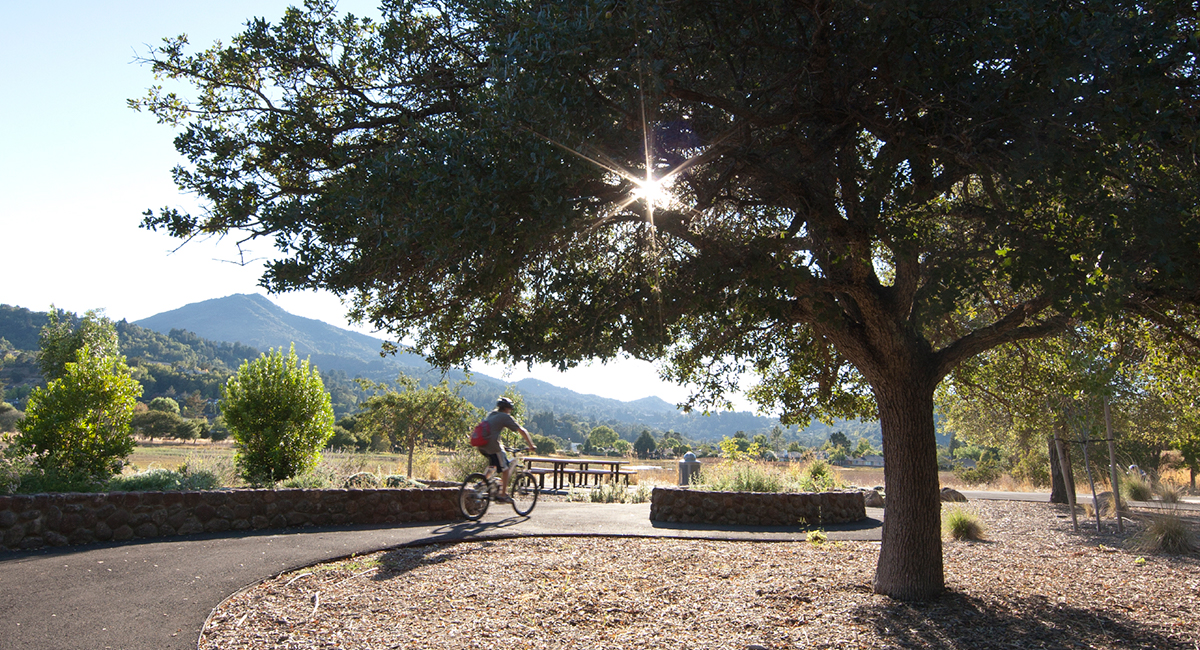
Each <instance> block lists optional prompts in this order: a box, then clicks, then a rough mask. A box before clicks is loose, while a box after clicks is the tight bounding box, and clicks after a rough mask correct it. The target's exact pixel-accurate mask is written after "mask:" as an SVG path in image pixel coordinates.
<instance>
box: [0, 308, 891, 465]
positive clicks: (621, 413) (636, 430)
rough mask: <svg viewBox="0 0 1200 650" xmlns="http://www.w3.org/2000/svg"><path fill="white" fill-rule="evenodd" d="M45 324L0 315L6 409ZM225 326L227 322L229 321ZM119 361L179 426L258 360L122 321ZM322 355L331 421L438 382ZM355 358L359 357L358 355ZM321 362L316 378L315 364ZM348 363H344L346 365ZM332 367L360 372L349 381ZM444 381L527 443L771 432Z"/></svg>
mask: <svg viewBox="0 0 1200 650" xmlns="http://www.w3.org/2000/svg"><path fill="white" fill-rule="evenodd" d="M62 316H63V318H64V320H67V321H68V322H70V323H71V325H72V326H78V324H79V322H80V321H81V318H82V317H80V316H78V315H76V314H71V313H63V314H62ZM47 319H48V313H47V312H35V311H32V310H29V309H25V308H22V307H14V306H9V305H0V390H3V395H2V396H0V398H2V399H3V400H5V401H7V402H10V403H11V404H12V405H13V406H14V407H15V408H16V409H18V410H19V409H22V408H23V407H24V403H25V400H26V399H27V398H28V395H29V391H30V390H31V389H32V388H33V387H35V386H39V385H44V381H43V379H42V377H41V374H40V372H39V371H38V364H37V351H38V335H39V333H40V331H41V328H42V327H43V326H45V324H46V322H47ZM226 320H229V321H237V320H244V318H240V319H239V318H237V317H234V316H232V315H230V317H229V318H228V319H226ZM115 326H116V330H117V334H118V337H119V344H120V352H121V354H123V355H124V356H125V357H126V361H127V363H128V364H129V366H130V368H131V371H132V374H133V376H134V378H136V379H137V380H138V382H139V383H140V384H141V385H142V387H143V391H144V392H143V395H142V397H141V401H142V402H143V403H146V404H149V403H150V402H151V401H152V400H154V399H155V398H159V397H168V398H171V399H172V400H174V401H175V402H177V403H178V404H179V406H180V408H181V412H182V413H183V415H185V416H186V417H192V418H195V417H205V418H208V419H210V420H212V419H214V418H215V417H216V416H217V414H218V413H219V409H218V408H217V400H218V399H219V398H220V395H221V387H222V386H224V385H225V383H226V382H227V381H228V380H229V377H230V376H232V374H233V373H234V372H236V371H237V369H238V367H239V366H240V365H241V364H242V362H244V361H246V360H248V359H254V358H256V357H258V355H259V354H260V353H261V352H263V351H264V350H259V349H258V348H256V347H252V346H248V345H243V344H241V343H227V342H215V341H212V340H209V339H207V338H204V337H202V336H199V335H197V334H195V333H192V332H190V331H186V330H182V329H170V330H169V331H168V332H167V333H165V334H164V333H161V332H158V331H155V330H153V329H150V328H147V327H142V326H140V325H137V324H134V323H130V322H127V321H118V322H116V323H115ZM305 334H306V337H307V339H308V341H309V344H310V345H319V343H320V341H319V339H317V337H316V335H315V334H314V333H313V332H311V331H310V332H306V333H305ZM334 356H335V355H333V354H332V353H331V352H330V351H325V352H321V353H314V354H312V360H313V363H314V364H315V365H316V366H317V367H318V369H320V370H321V378H322V380H323V381H324V383H325V387H326V389H327V390H328V391H329V393H330V397H331V401H332V405H333V409H334V414H335V416H336V417H337V419H338V420H339V421H340V420H343V419H345V418H346V417H347V416H350V415H354V414H356V413H358V412H359V411H360V410H361V408H362V405H363V404H364V401H365V400H366V399H367V397H368V393H367V391H364V389H363V388H362V386H360V385H359V384H358V383H356V381H355V379H356V376H361V377H365V378H367V379H370V380H372V381H374V382H379V383H386V384H392V383H394V382H395V380H396V377H397V374H398V372H404V373H405V374H408V375H410V376H414V377H416V378H417V379H418V381H419V383H420V385H421V386H423V387H429V386H433V385H436V384H438V383H439V382H441V381H442V380H443V376H442V375H441V374H440V373H437V372H435V371H433V370H431V369H430V368H428V366H426V367H423V368H422V367H416V366H413V365H412V364H413V363H415V362H414V360H413V359H410V358H408V357H410V356H411V355H404V356H405V358H404V359H403V361H404V365H402V366H401V365H396V364H390V365H389V364H383V365H380V364H379V362H378V361H376V362H374V363H371V364H368V365H362V366H361V368H360V367H358V366H355V365H354V364H353V363H350V362H348V361H345V362H343V363H341V364H337V363H332V362H330V360H331V359H333V358H334ZM360 356H361V355H360ZM318 359H320V360H321V361H326V362H330V366H332V367H333V369H326V367H324V366H323V364H322V363H321V361H318ZM351 361H352V360H351ZM339 365H341V366H345V367H351V368H352V369H355V370H360V369H361V370H362V371H363V372H358V373H356V375H355V376H351V375H350V374H348V373H347V372H346V371H345V370H344V369H342V368H341V367H338V366H339ZM447 378H448V379H449V380H450V381H451V382H454V383H456V384H458V382H460V381H462V380H464V379H468V378H469V379H470V381H471V382H472V383H470V384H461V385H458V387H457V390H458V393H459V395H461V396H462V397H463V398H464V399H466V400H467V401H468V402H470V403H471V404H473V405H475V406H476V407H478V408H480V409H484V410H488V409H491V408H492V407H493V406H494V404H495V400H496V396H497V395H499V394H501V393H504V392H505V391H507V390H515V391H516V392H518V393H520V394H521V395H522V396H523V398H524V401H525V405H526V413H528V414H529V415H528V417H529V418H530V419H531V420H530V426H531V428H532V429H534V430H535V431H536V432H537V433H539V434H541V435H545V436H548V437H553V438H557V439H559V440H561V441H562V442H563V443H569V442H579V443H583V442H586V440H587V436H588V435H589V433H590V432H591V431H592V430H593V429H594V428H596V427H598V426H608V427H610V428H612V429H613V430H614V431H616V432H617V434H618V435H619V436H620V438H621V439H623V440H628V441H630V442H632V441H634V440H636V439H637V437H638V436H639V435H640V434H641V432H642V431H644V430H648V431H651V432H653V433H654V434H655V435H657V436H658V437H660V438H661V437H662V435H663V434H665V433H666V432H669V431H676V432H682V434H681V435H683V436H684V437H686V439H688V440H691V441H696V442H713V443H715V442H717V441H719V440H721V439H722V438H725V437H731V436H733V435H734V434H735V433H736V432H738V431H742V432H746V433H748V434H751V435H753V434H755V433H767V432H768V431H770V430H771V429H772V428H775V427H779V426H780V425H779V422H778V420H777V419H774V418H767V417H760V416H756V415H754V414H752V413H747V412H720V413H713V414H709V415H705V414H702V413H698V412H693V413H683V412H681V411H679V410H678V409H676V408H675V406H674V405H672V404H669V403H668V402H665V401H663V400H661V399H659V398H656V397H648V398H645V399H642V400H637V401H633V402H620V401H618V400H612V399H607V398H602V397H598V396H595V395H583V394H580V393H575V392H573V391H569V390H566V389H563V388H560V387H557V386H553V385H551V384H548V383H546V382H542V381H538V380H533V379H527V380H523V381H521V382H518V383H517V384H516V385H515V386H514V387H513V388H511V389H510V388H509V387H510V384H507V383H505V382H502V381H500V380H497V379H494V378H492V377H487V376H485V375H480V374H473V375H470V376H469V377H468V376H466V375H463V374H462V373H455V372H452V373H450V374H448V375H447ZM782 429H783V432H784V433H783V436H784V440H785V441H786V442H788V443H790V442H798V443H800V444H801V445H803V446H806V447H817V446H820V445H821V444H823V443H824V442H825V441H826V440H827V439H828V438H829V435H830V434H831V433H832V432H834V431H843V432H845V433H846V435H847V436H848V437H849V438H850V439H851V440H856V439H858V438H866V439H868V440H870V441H871V442H872V443H873V444H874V445H875V446H876V447H879V446H880V445H881V441H880V436H879V425H878V423H876V422H857V421H839V422H836V423H834V424H832V425H825V424H821V423H813V425H812V426H810V427H808V428H807V429H804V430H801V429H799V428H797V427H783V428H782Z"/></svg>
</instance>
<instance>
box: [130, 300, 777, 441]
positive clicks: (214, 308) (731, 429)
mask: <svg viewBox="0 0 1200 650" xmlns="http://www.w3.org/2000/svg"><path fill="white" fill-rule="evenodd" d="M136 324H137V325H140V326H142V327H146V328H149V329H152V330H156V331H159V332H163V333H167V332H170V331H171V330H188V331H191V332H195V333H196V334H198V335H200V336H201V337H204V338H206V339H212V340H216V341H230V342H237V343H241V344H243V345H249V346H253V347H255V348H258V349H260V350H266V349H268V348H272V347H275V348H278V347H284V348H286V347H287V346H288V345H290V344H291V343H293V342H294V343H295V346H296V353H297V354H299V355H301V356H308V357H310V358H311V360H312V362H313V363H314V364H316V365H317V367H318V368H321V369H322V370H335V371H341V372H344V373H346V375H347V376H348V377H366V378H368V379H372V380H374V381H391V380H393V379H395V377H396V375H397V374H398V373H400V372H404V373H405V374H408V375H411V376H415V377H419V378H421V379H422V380H424V381H440V380H441V379H442V375H441V373H440V372H439V371H437V370H435V369H433V368H432V367H430V366H429V364H428V363H426V362H425V360H424V358H422V357H420V356H418V355H414V354H400V355H396V356H387V357H380V355H379V352H380V349H381V346H382V343H383V341H382V340H380V339H377V338H374V337H372V336H367V335H365V334H360V333H357V332H351V331H348V330H344V329H341V328H338V327H334V326H333V325H329V324H328V323H323V322H321V321H318V320H313V319H311V318H304V317H301V316H296V315H294V314H290V313H288V312H287V311H285V310H283V309H282V308H280V307H279V306H277V305H275V304H274V303H272V302H271V301H270V300H268V299H267V298H265V297H263V296H260V295H252V294H239V295H233V296H227V297H225V298H217V299H213V300H205V301H203V302H198V303H193V304H190V305H186V306H184V307H181V308H179V309H175V310H172V311H168V312H163V313H161V314H156V315H154V316H151V317H149V318H144V319H142V320H139V321H137V322H136ZM446 378H447V379H449V380H450V381H452V382H453V381H459V380H462V379H465V378H466V375H465V374H463V373H462V372H460V371H451V372H449V373H447V374H446ZM470 379H471V380H472V381H474V382H475V385H474V386H471V387H469V388H466V389H464V390H463V395H464V396H465V397H467V398H468V399H470V400H471V401H472V402H473V403H475V404H476V405H477V406H480V407H482V408H491V406H492V405H493V404H494V400H495V397H496V395H497V394H499V393H501V392H503V390H504V388H505V386H507V385H508V384H507V383H506V382H504V381H502V380H499V379H496V378H494V377H489V376H488V375H484V374H480V373H472V374H471V377H470ZM516 387H517V389H518V390H520V391H521V394H522V395H523V396H524V398H525V403H526V407H527V409H528V410H529V411H530V412H533V411H553V412H554V413H556V414H558V415H563V414H573V415H576V416H579V417H585V418H588V419H591V420H594V421H611V422H613V423H614V424H617V423H623V424H625V425H626V427H624V428H627V429H629V428H636V427H639V426H644V427H649V428H653V429H661V430H664V431H665V430H668V429H674V430H676V431H681V432H684V433H686V434H689V435H690V436H691V437H693V438H695V439H704V440H709V439H719V438H721V437H722V436H727V435H733V434H734V433H735V432H737V431H746V432H748V433H756V432H763V431H766V430H768V429H770V428H771V427H772V426H774V425H776V424H778V420H777V419H775V418H766V417H759V416H756V415H754V414H752V413H746V412H743V413H720V414H714V415H711V416H705V415H702V414H700V413H683V412H681V411H679V410H678V409H676V408H675V405H674V404H671V403H669V402H666V401H664V400H662V399H660V398H658V397H646V398H642V399H639V400H634V401H631V402H622V401H620V400H615V399H609V398H605V397H599V396H596V395H587V394H583V393H577V392H575V391H572V390H568V389H566V388H562V387H559V386H555V385H553V384H550V383H548V382H545V381H540V380H537V379H523V380H521V381H519V382H517V383H516ZM614 428H615V427H614Z"/></svg>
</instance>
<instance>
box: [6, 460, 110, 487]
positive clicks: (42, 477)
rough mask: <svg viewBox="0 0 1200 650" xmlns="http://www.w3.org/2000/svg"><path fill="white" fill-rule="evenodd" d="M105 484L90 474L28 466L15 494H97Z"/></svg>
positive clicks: (22, 474) (19, 480)
mask: <svg viewBox="0 0 1200 650" xmlns="http://www.w3.org/2000/svg"><path fill="white" fill-rule="evenodd" d="M104 485H105V482H104V481H103V480H101V479H99V478H97V477H95V476H93V475H92V474H89V473H87V472H79V471H74V472H72V471H67V470H60V469H58V468H57V467H49V468H43V467H38V466H36V465H32V464H31V465H29V466H27V468H26V469H25V471H24V472H22V473H21V475H20V477H19V479H18V481H17V487H16V492H17V493H19V494H45V493H48V492H99V491H101V490H103V489H104Z"/></svg>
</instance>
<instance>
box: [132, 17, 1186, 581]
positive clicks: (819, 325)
mask: <svg viewBox="0 0 1200 650" xmlns="http://www.w3.org/2000/svg"><path fill="white" fill-rule="evenodd" d="M1194 23H1195V21H1194V9H1193V7H1192V5H1191V3H1186V2H1171V1H1162V2H1154V1H1150V2H1136V1H1131V2H1089V1H1086V0H1079V1H1069V0H1068V1H1055V2H1046V1H1039V0H1016V1H1012V2H984V1H966V2H963V1H955V2H919V3H914V2H899V1H888V0H884V1H881V2H871V3H851V2H833V1H829V0H797V1H794V2H784V1H779V0H761V1H755V0H739V1H737V2H732V1H725V0H712V1H707V2H704V1H701V2H686V3H680V2H668V1H665V0H640V1H638V2H632V1H628V0H616V1H613V0H557V1H555V2H534V1H525V2H516V1H505V0H449V1H447V2H433V3H417V2H404V1H402V0H385V1H384V2H383V6H382V19H381V20H376V21H368V20H362V19H356V18H353V17H350V16H344V17H339V16H337V15H336V14H335V11H334V8H333V7H332V5H331V4H330V3H327V2H324V1H323V0H311V1H310V2H309V4H307V5H306V7H305V8H304V9H294V10H289V12H288V13H287V14H286V15H285V16H284V17H283V18H282V19H281V20H280V21H279V22H278V23H275V24H272V23H268V22H267V21H265V20H255V21H252V22H251V23H248V25H247V28H246V31H245V32H244V33H242V34H240V35H238V36H236V37H235V38H234V39H233V40H232V42H231V43H230V44H229V45H228V46H221V45H217V46H214V47H212V48H210V49H208V50H205V51H202V52H198V53H193V52H191V51H189V49H188V45H187V42H186V39H184V38H179V39H170V40H168V41H166V42H165V43H164V45H162V46H161V47H160V48H158V49H157V50H155V51H153V52H152V53H151V54H150V55H149V56H148V57H147V60H149V61H151V62H152V65H153V69H154V72H155V74H156V75H158V76H159V77H160V78H164V79H167V80H171V83H176V82H177V81H179V80H181V81H183V82H185V86H188V87H190V88H191V89H192V91H194V92H193V93H192V94H188V93H185V94H183V95H176V94H173V93H171V92H168V91H167V90H164V89H162V88H157V87H156V88H154V89H152V90H151V92H150V93H149V95H148V96H147V97H146V98H144V99H142V100H139V101H135V102H133V104H134V106H135V107H137V108H141V109H145V110H149V111H151V112H152V113H154V114H155V115H157V116H158V117H159V118H160V119H161V120H163V121H165V122H167V123H169V124H172V125H175V126H176V127H178V128H179V129H180V130H181V132H180V135H179V136H178V138H177V140H176V145H177V148H178V149H179V151H180V152H181V153H182V154H183V155H184V156H185V157H186V158H187V163H186V164H184V165H181V166H180V167H179V168H177V169H176V171H175V176H176V180H177V182H178V184H179V185H180V187H181V188H182V189H184V190H186V191H189V192H193V193H195V194H196V195H198V196H199V197H200V199H202V201H203V203H204V205H205V209H204V211H203V212H202V213H199V214H187V213H183V212H180V211H178V210H175V209H164V210H162V211H159V212H158V213H147V217H146V220H145V222H144V224H145V225H146V226H147V227H150V228H154V229H166V230H167V231H169V232H170V233H171V234H173V235H175V236H178V237H181V238H190V237H195V236H197V235H203V234H209V233H211V234H223V233H228V232H239V233H243V234H244V235H245V236H246V237H247V238H255V237H270V238H273V239H274V242H275V244H276V246H277V248H278V251H279V252H278V255H277V256H276V259H274V260H273V261H271V262H270V263H269V265H268V268H267V271H266V273H265V275H264V283H265V284H266V285H267V286H268V287H270V288H272V289H276V290H289V289H304V288H314V287H318V288H325V289H329V290H332V291H334V292H335V293H338V294H341V295H345V296H349V297H350V298H351V299H352V300H353V304H354V305H355V309H354V312H353V314H354V315H355V316H358V317H360V318H363V319H366V320H369V321H370V322H372V323H373V324H375V325H377V326H379V327H382V328H385V329H387V330H389V331H391V332H393V333H394V334H395V335H396V336H397V338H400V337H409V338H408V339H406V340H412V341H415V347H416V348H418V349H419V350H421V351H423V352H424V353H426V354H427V355H429V356H430V358H431V359H432V360H434V361H436V362H438V363H441V364H444V365H453V364H463V363H466V362H468V361H469V360H471V359H475V358H480V357H485V356H489V355H494V356H496V357H499V358H501V359H504V360H507V361H511V362H526V361H530V362H532V361H547V362H552V363H557V364H560V365H562V366H569V365H571V364H574V363H576V362H578V361H580V360H582V359H588V358H593V357H602V358H610V357H613V356H616V355H619V354H622V353H625V354H631V355H634V356H638V357H643V358H652V359H665V360H666V361H667V367H668V369H669V371H670V372H671V374H672V375H673V376H675V377H677V378H679V379H682V380H687V381H691V382H693V383H695V384H696V385H698V386H699V387H700V391H699V392H698V396H697V398H696V403H697V404H707V403H713V400H718V401H717V403H719V395H720V393H721V392H722V391H723V390H725V389H728V388H730V386H731V383H732V382H733V381H734V378H736V377H737V376H738V374H739V372H738V371H741V370H749V371H753V372H756V373H757V374H758V376H759V377H760V378H761V382H760V383H759V385H758V388H757V389H755V391H754V393H753V394H754V396H755V397H756V398H758V399H759V400H760V401H761V402H762V403H763V404H765V405H767V406H771V407H776V408H779V409H780V412H782V413H783V414H784V415H785V416H786V417H788V418H791V419H793V420H802V419H804V418H806V417H808V416H810V415H813V414H821V413H824V414H864V413H874V412H877V414H878V417H879V418H880V420H881V422H882V427H883V446H884V455H885V457H886V458H887V468H886V482H887V490H888V497H889V499H888V505H887V513H886V518H885V523H884V529H883V546H882V550H881V553H880V557H879V564H878V570H877V573H876V581H875V589H876V590H877V591H878V592H880V593H884V594H888V595H891V596H893V597H897V598H905V599H914V598H927V597H932V596H935V595H937V594H938V593H940V592H942V591H943V590H944V581H943V573H942V553H941V541H940V537H939V534H940V533H939V510H940V504H939V501H938V476H937V466H936V443H935V439H934V422H933V393H934V389H935V387H936V386H937V385H938V383H939V382H940V380H941V379H942V378H943V377H944V376H945V375H946V374H947V373H948V372H949V371H950V370H951V369H953V368H954V367H955V366H956V365H957V364H959V363H960V362H962V361H963V360H965V359H969V358H971V357H972V356H974V355H976V354H978V353H980V352H982V351H985V350H988V349H990V348H993V347H995V346H998V345H1002V344H1005V343H1008V342H1011V341H1015V340H1021V339H1026V338H1033V337H1040V336H1044V335H1047V334H1049V333H1053V332H1057V331H1059V330H1061V329H1062V328H1063V327H1064V326H1066V325H1067V324H1068V323H1069V322H1072V321H1074V320H1077V319H1081V318H1092V317H1099V316H1102V315H1103V314H1105V313H1108V312H1110V311H1112V310H1117V309H1127V308H1131V306H1134V305H1140V306H1142V308H1146V309H1150V308H1155V309H1158V308H1157V307H1155V306H1156V305H1160V303H1164V302H1171V303H1172V304H1174V303H1178V302H1180V301H1186V300H1189V299H1192V298H1194V297H1195V295H1194V292H1195V289H1194V287H1193V286H1192V284H1191V283H1190V282H1188V281H1187V278H1188V277H1189V274H1193V273H1194V272H1195V271H1196V265H1197V260H1196V257H1197V256H1196V253H1197V250H1198V248H1197V241H1200V233H1198V230H1200V227H1198V225H1197V222H1196V217H1195V207H1196V206H1195V201H1194V197H1193V196H1192V195H1191V191H1192V188H1193V184H1194V180H1195V166H1194V161H1193V159H1192V147H1193V145H1194V143H1195V137H1194V127H1195V123H1194V121H1195V108H1196V105H1195V101H1194V99H1195V97H1194V90H1195V89H1194V88H1193V76H1194V75H1193V72H1194V71H1193V65H1194V57H1195V51H1196V44H1195V40H1194V37H1193V33H1194V31H1195V24H1194ZM1158 311H1160V312H1161V311H1162V310H1161V309H1158Z"/></svg>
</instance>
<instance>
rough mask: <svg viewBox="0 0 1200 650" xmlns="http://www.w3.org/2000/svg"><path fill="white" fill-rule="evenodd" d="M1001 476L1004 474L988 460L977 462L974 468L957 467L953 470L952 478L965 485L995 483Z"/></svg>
mask: <svg viewBox="0 0 1200 650" xmlns="http://www.w3.org/2000/svg"><path fill="white" fill-rule="evenodd" d="M1003 474H1004V472H1002V471H1001V470H1000V468H999V467H997V466H996V464H995V463H993V462H992V461H990V460H984V461H979V462H978V463H977V464H976V465H975V467H963V466H962V465H959V466H957V467H955V468H954V476H956V477H957V478H958V480H960V481H962V482H963V483H966V484H967V485H986V484H988V483H995V482H996V481H997V480H999V479H1000V477H1001V476H1002V475H1003Z"/></svg>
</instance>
